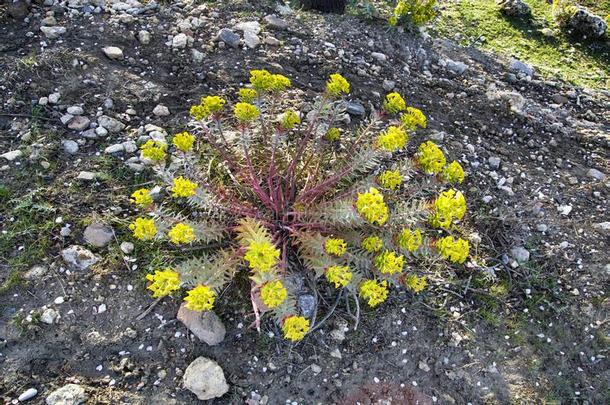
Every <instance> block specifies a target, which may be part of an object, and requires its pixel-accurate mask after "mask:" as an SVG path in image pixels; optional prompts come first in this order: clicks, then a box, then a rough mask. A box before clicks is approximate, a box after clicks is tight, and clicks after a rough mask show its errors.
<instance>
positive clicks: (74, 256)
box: [61, 245, 100, 270]
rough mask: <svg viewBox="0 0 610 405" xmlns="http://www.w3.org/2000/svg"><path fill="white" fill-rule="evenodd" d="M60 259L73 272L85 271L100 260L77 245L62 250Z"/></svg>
mask: <svg viewBox="0 0 610 405" xmlns="http://www.w3.org/2000/svg"><path fill="white" fill-rule="evenodd" d="M61 257H62V258H63V259H64V262H66V264H67V265H69V266H70V267H72V268H73V269H75V270H87V269H88V268H89V267H91V266H93V265H94V264H95V263H97V262H98V261H99V260H100V259H99V257H97V256H96V255H94V254H93V253H92V252H91V251H90V250H88V249H86V248H84V247H82V246H79V245H72V246H70V247H68V248H66V249H64V250H62V251H61Z"/></svg>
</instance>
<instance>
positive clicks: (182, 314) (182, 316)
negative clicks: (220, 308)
mask: <svg viewBox="0 0 610 405" xmlns="http://www.w3.org/2000/svg"><path fill="white" fill-rule="evenodd" d="M176 318H178V320H179V321H180V322H182V323H183V324H184V325H185V326H186V327H187V328H188V330H190V331H191V332H192V333H193V334H194V335H195V336H197V337H198V338H199V340H201V341H203V342H205V343H207V344H208V345H210V346H215V345H217V344H219V343H221V342H222V341H223V340H224V338H225V334H226V330H225V326H224V325H223V323H222V321H221V320H220V318H219V317H218V315H216V313H215V312H214V311H204V312H197V311H192V310H190V309H188V308H187V307H186V305H185V304H182V305H181V306H180V309H179V310H178V315H176Z"/></svg>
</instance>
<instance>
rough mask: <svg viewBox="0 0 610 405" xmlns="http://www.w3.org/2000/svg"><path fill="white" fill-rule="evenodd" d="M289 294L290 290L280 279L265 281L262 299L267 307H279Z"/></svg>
mask: <svg viewBox="0 0 610 405" xmlns="http://www.w3.org/2000/svg"><path fill="white" fill-rule="evenodd" d="M287 296H288V292H287V291H286V289H285V288H284V286H283V285H282V282H281V281H279V280H276V281H270V282H268V283H265V285H263V287H262V288H261V299H262V300H263V303H264V304H265V306H266V307H267V308H275V307H277V306H278V305H280V304H281V303H282V302H284V300H285V299H286V297H287Z"/></svg>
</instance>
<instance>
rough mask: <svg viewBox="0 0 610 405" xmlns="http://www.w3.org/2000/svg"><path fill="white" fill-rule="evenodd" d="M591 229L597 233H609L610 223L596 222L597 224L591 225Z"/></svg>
mask: <svg viewBox="0 0 610 405" xmlns="http://www.w3.org/2000/svg"><path fill="white" fill-rule="evenodd" d="M593 228H594V229H597V230H598V231H605V232H608V231H610V222H598V223H597V224H593Z"/></svg>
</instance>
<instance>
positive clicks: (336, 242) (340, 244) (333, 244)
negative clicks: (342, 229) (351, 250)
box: [324, 238, 347, 256]
mask: <svg viewBox="0 0 610 405" xmlns="http://www.w3.org/2000/svg"><path fill="white" fill-rule="evenodd" d="M324 249H325V250H326V253H328V254H329V255H335V256H343V255H344V254H345V252H347V243H345V241H344V240H343V239H339V238H329V239H326V243H325V245H324Z"/></svg>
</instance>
